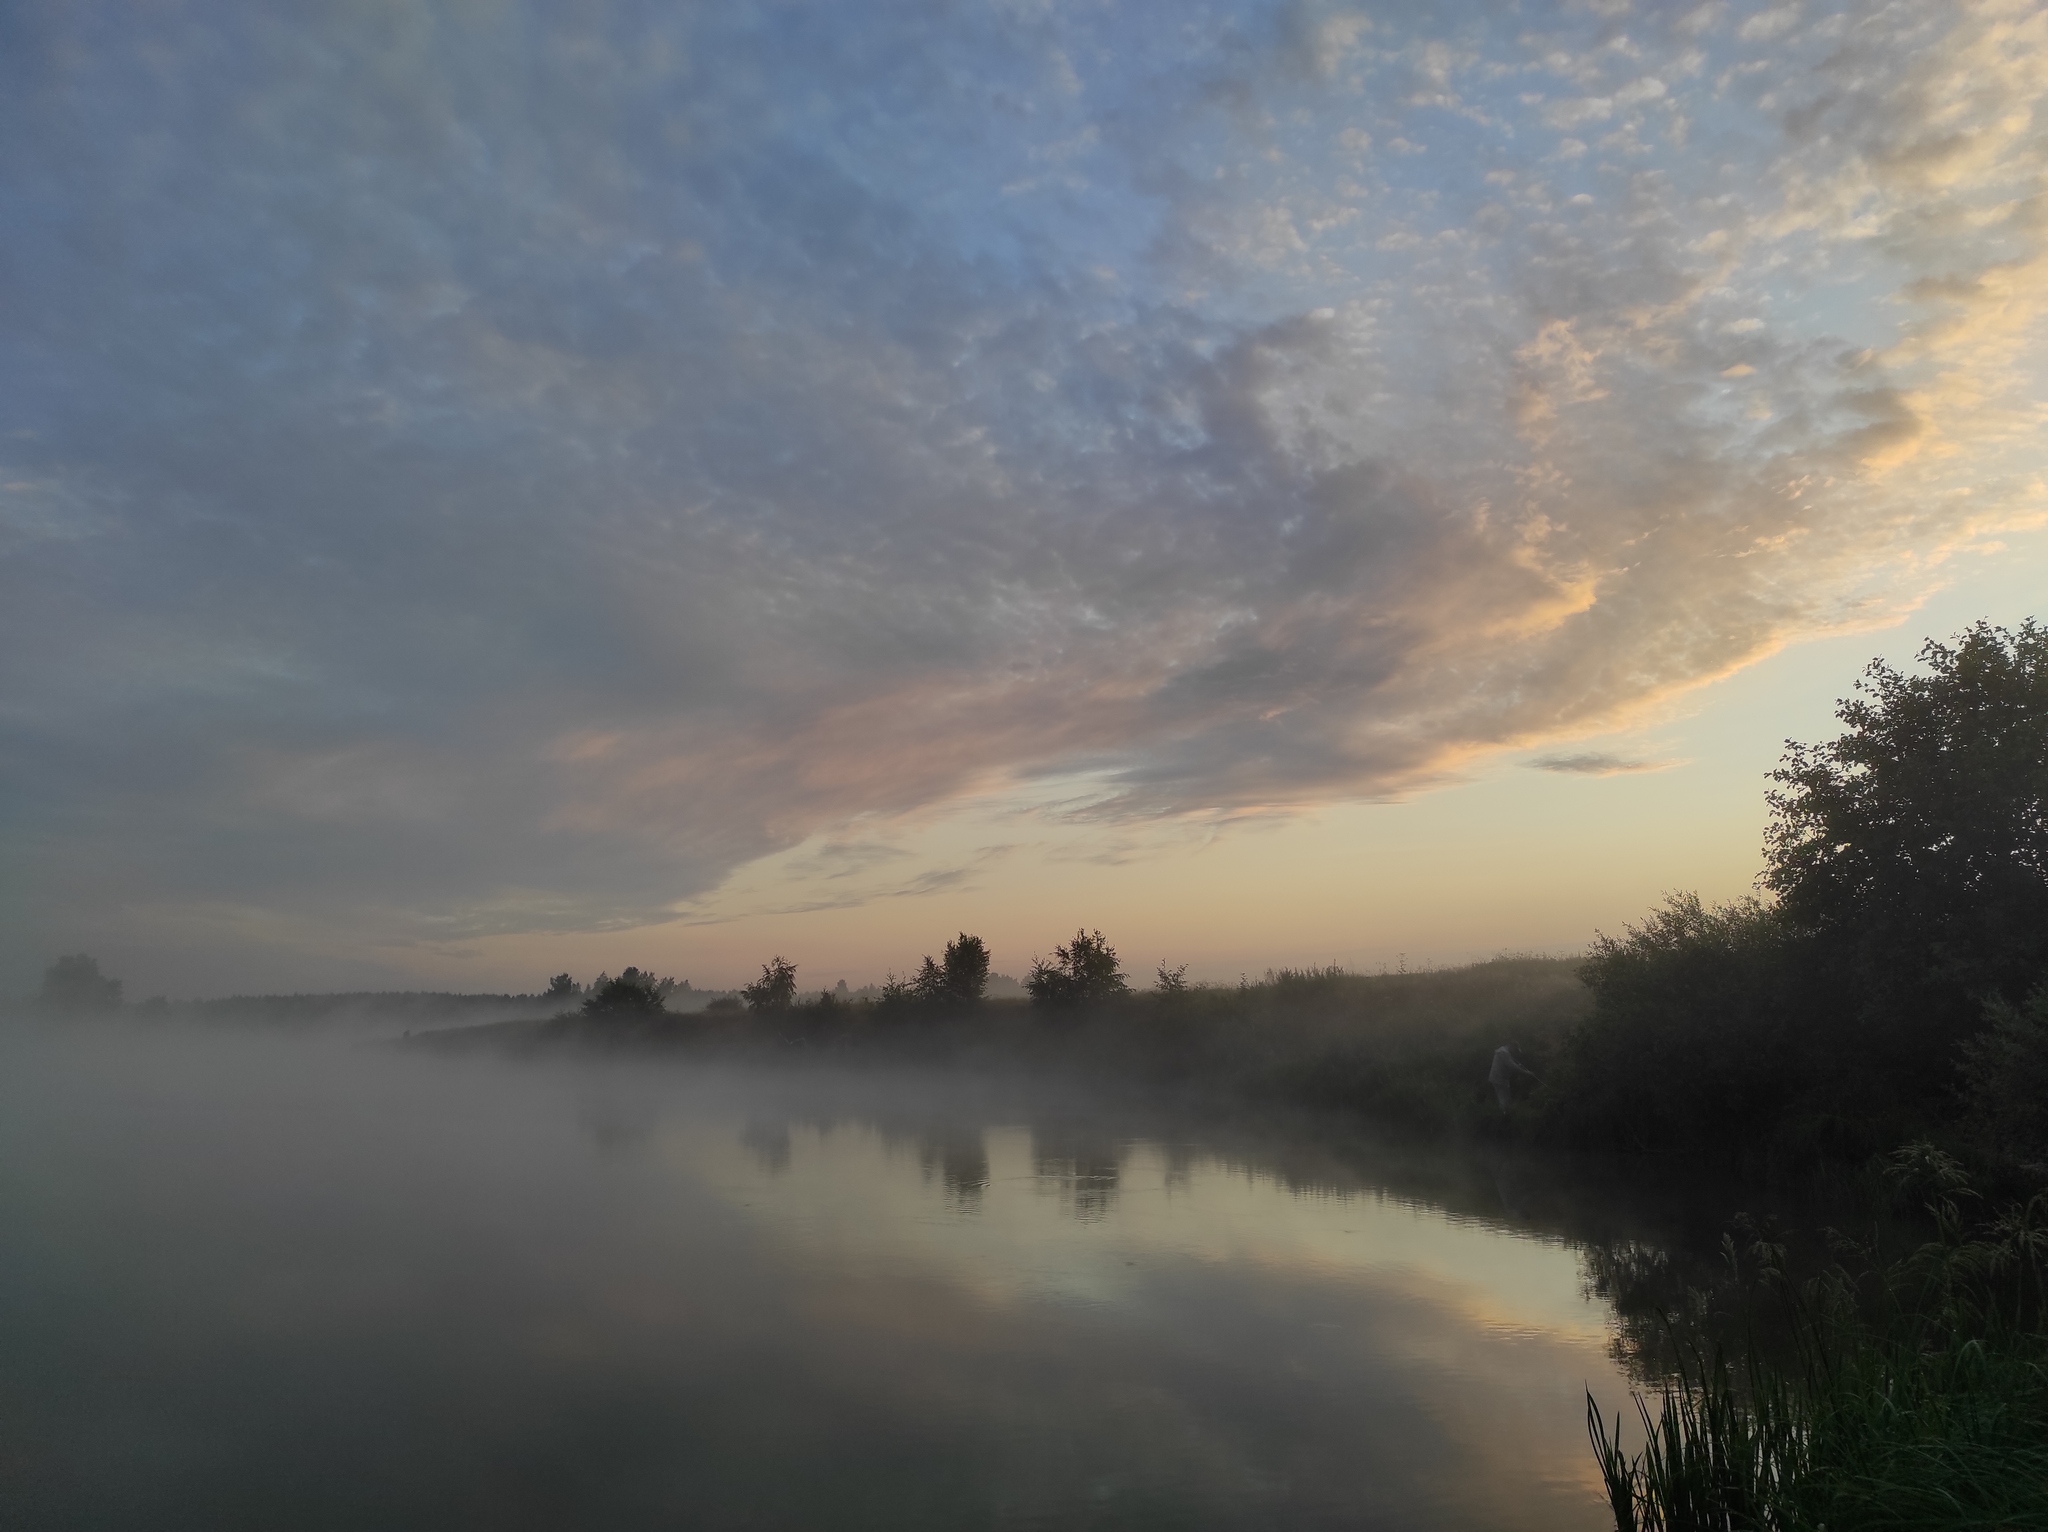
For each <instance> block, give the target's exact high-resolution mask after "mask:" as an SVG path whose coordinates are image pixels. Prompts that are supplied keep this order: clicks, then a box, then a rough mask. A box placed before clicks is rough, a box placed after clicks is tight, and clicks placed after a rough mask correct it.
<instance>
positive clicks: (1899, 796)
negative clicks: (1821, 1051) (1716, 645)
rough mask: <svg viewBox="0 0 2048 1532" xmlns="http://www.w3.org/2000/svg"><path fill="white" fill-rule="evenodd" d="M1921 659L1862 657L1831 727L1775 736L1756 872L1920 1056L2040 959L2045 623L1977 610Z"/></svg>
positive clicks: (1848, 994)
mask: <svg viewBox="0 0 2048 1532" xmlns="http://www.w3.org/2000/svg"><path fill="white" fill-rule="evenodd" d="M1920 660H1921V663H1922V664H1924V665H1925V666H1927V667H1928V669H1929V671H1930V672H1931V674H1928V675H1921V676H1912V675H1906V674H1903V673H1901V672H1900V671H1897V670H1895V669H1893V668H1892V667H1891V666H1889V665H1887V664H1885V663H1884V662H1883V661H1881V660H1876V661H1872V662H1871V665H1870V667H1869V668H1868V669H1867V670H1866V671H1864V673H1863V677H1862V679H1861V680H1859V681H1858V682H1857V683H1856V693H1857V694H1856V695H1855V696H1853V697H1851V698H1849V699H1848V700H1846V701H1844V702H1842V703H1841V704H1840V705H1839V706H1838V707H1837V708H1836V716H1837V717H1838V718H1840V719H1841V721H1842V722H1843V723H1845V724H1847V725H1848V729H1847V731H1846V732H1845V733H1843V734H1842V735H1841V736H1840V737H1839V738H1837V739H1834V740H1831V741H1829V742H1828V743H1826V744H1820V745H1802V744H1788V746H1787V748H1786V751H1785V756H1784V761H1783V764H1782V765H1781V766H1780V768H1779V769H1778V770H1777V771H1774V772H1773V773H1771V780H1772V781H1773V782H1774V783H1776V784H1777V786H1776V788H1775V789H1774V790H1773V791H1772V792H1771V793H1770V794H1769V795H1768V801H1769V803H1770V807H1771V810H1772V813H1773V815H1774V820H1775V822H1774V823H1773V824H1772V826H1771V828H1770V831H1769V839H1768V841H1767V844H1766V847H1765V858H1766V868H1765V871H1764V875H1763V878H1762V880H1761V881H1762V883H1763V885H1764V886H1765V887H1766V888H1768V889H1770V890H1771V891H1772V892H1774V893H1776V894H1777V895H1778V909H1779V912H1780V914H1781V915H1782V916H1783V918H1784V919H1785V920H1786V922H1787V923H1788V925H1789V926H1790V927H1791V928H1792V929H1793V930H1794V931H1796V932H1798V933H1799V934H1800V935H1801V936H1803V937H1804V938H1806V940H1807V943H1808V945H1809V946H1810V947H1811V948H1812V949H1813V951H1814V955H1815V957H1816V958H1818V959H1819V960H1820V961H1821V962H1822V964H1823V965H1824V966H1825V967H1826V968H1827V969H1828V970H1829V971H1830V972H1831V974H1832V975H1833V980H1832V982H1833V983H1834V984H1835V985H1836V986H1837V987H1838V988H1839V990H1840V992H1841V994H1842V996H1843V997H1844V999H1845V1000H1847V1001H1849V1002H1850V1003H1851V1004H1852V1005H1853V1007H1854V1009H1855V1011H1856V1013H1857V1016H1858V1024H1859V1026H1860V1027H1862V1028H1865V1029H1870V1028H1874V1029H1875V1031H1877V1032H1878V1033H1880V1034H1887V1035H1889V1036H1890V1037H1891V1039H1892V1040H1893V1041H1894V1042H1898V1043H1906V1042H1907V1039H1908V1038H1909V1037H1910V1038H1912V1039H1914V1040H1915V1041H1914V1042H1913V1043H1912V1044H1911V1045H1910V1046H1909V1051H1911V1052H1916V1053H1917V1052H1923V1051H1924V1052H1927V1055H1928V1058H1929V1059H1933V1058H1934V1057H1935V1055H1936V1054H1941V1055H1945V1053H1946V1051H1947V1049H1948V1047H1950V1046H1952V1043H1953V1041H1954V1039H1955V1038H1956V1037H1958V1036H1960V1035H1964V1034H1967V1033H1969V1032H1972V1031H1974V1030H1976V1029H1977V1027H1978V1026H1979V1025H1980V1024H1981V1018H1982V1006H1983V1004H1984V1002H1985V1001H1987V1000H1990V999H1993V998H1997V999H2001V1000H2004V1001H2005V1002H2007V1003H2008V1004H2018V1003H2019V1002H2020V1001H2022V1000H2023V999H2025V997H2026V995H2027V993H2028V992H2029V991H2030V990H2031V989H2032V988H2033V986H2034V985H2035V984H2036V983H2038V982H2039V981H2040V979H2041V977H2042V975H2043V973H2044V972H2048V629H2043V628H2042V627H2040V626H2039V625H2038V624H2036V623H2034V622H2032V621H2028V622H2026V623H2024V624H2023V625H2022V626H2021V627H2020V629H2019V631H2018V632H2017V633H2015V632H2011V631H2009V630H2007V629H2004V628H1996V627H1993V626H1992V625H1991V624H1989V623H1983V622H1980V623H1978V624H1976V625H1975V626H1974V627H1971V628H1969V629H1967V630H1966V631H1965V632H1963V633H1961V634H1959V635H1958V636H1957V637H1956V639H1955V640H1954V642H1953V643H1950V644H1942V643H1937V642H1935V641H1933V640H1931V639H1930V640H1929V641H1928V642H1927V643H1926V644H1924V645H1923V646H1922V647H1921V650H1920Z"/></svg>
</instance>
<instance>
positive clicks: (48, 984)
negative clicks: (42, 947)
mask: <svg viewBox="0 0 2048 1532" xmlns="http://www.w3.org/2000/svg"><path fill="white" fill-rule="evenodd" d="M36 1003H37V1004H38V1005H40V1006H43V1007H44V1008H45V1009H47V1010H52V1011H74V1012H76V1011H108V1010H113V1009H114V1008H115V1007H117V1006H119V1005H120V1003H121V981H120V980H119V979H109V978H107V977H105V976H104V975H103V974H101V972H100V965H99V962H98V960H97V959H94V958H90V957H87V956H86V955H85V954H84V953H83V952H77V953H73V954H71V955H70V956H69V957H60V958H58V959H57V961H56V962H54V963H52V964H51V965H50V966H49V967H48V968H47V969H45V970H44V971H43V987H42V989H41V990H40V991H38V992H37V995H36Z"/></svg>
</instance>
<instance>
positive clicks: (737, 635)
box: [0, 0, 2048, 996]
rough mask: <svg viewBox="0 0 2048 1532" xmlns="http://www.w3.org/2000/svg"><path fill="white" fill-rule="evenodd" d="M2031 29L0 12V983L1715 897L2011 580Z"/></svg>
mask: <svg viewBox="0 0 2048 1532" xmlns="http://www.w3.org/2000/svg"><path fill="white" fill-rule="evenodd" d="M2044 84H2048V14H2044V13H2042V12H2041V11H2040V10H2039V9H2038V8H2037V7H2035V6H2032V5H2027V4H2014V3H2007V0H1987V3H1983V4H1945V3H1939V0H1911V3H1900V4H1868V5H1852V6H1848V7H1842V8H1827V7H1822V6H1816V5H1808V4H1801V3H1787V4H1778V5H1754V4H1752V5H1741V4H1722V3H1718V0H1717V3H1708V4H1705V5H1701V6H1699V7H1697V8H1687V7H1685V6H1647V5H1637V6H1634V7H1631V6H1630V5H1629V4H1628V3H1627V0H1595V3H1585V4H1567V5H1564V6H1554V5H1547V4H1534V3H1531V4H1507V3H1474V4H1457V3H1449V4H1441V5H1432V6H1427V7H1423V6H1414V5H1382V6H1377V7H1375V6H1365V7H1351V6H1341V5H1335V4H1328V5H1325V4H1311V3H1293V4H1252V3H1245V4H1200V3H1175V4H1158V5H1140V4H1113V3H1071V4H1058V3H1023V0H1019V3H1008V4H998V3H991V4H981V5H975V4H966V3H950V4H941V3H922V0H871V3H866V4H862V5H858V6H848V5H835V4H803V3H788V4H776V5H769V4H752V3H746V0H726V3H720V4H716V5H709V4H707V5H701V6H691V5H685V4H659V5H656V4H625V3H620V4H607V3H601V0H590V3H580V4H568V3H563V4H558V5H546V6H544V5H526V6H521V5H515V4H496V3H491V0H462V3H450V4H447V5H442V6H424V5H402V4H382V3H374V0H360V3H334V4H327V5H309V6H295V7H286V8H261V7H253V8H252V7H247V6H231V5H226V4H213V3H176V0H163V3H155V4H150V5H147V6H133V7H120V8H110V7H91V6H72V5H64V4H59V3H55V0H48V3H43V0H20V3H17V4H13V5H9V6H7V7H6V8H4V10H0V228H4V229H5V230H6V231H7V233H6V237H5V238H4V240H0V989H6V990H10V991H14V992H19V991H22V990H25V989H27V988H30V987H32V986H33V984H34V982H35V980H36V978H37V976H38V975H39V974H40V972H41V969H42V966H43V965H44V964H46V963H47V962H49V961H50V959H51V958H52V957H54V956H55V955H56V954H58V953H60V952H68V951H75V950H85V951H89V952H92V953H93V954H95V955H96V956H98V957H99V958H100V960H101V962H102V964H103V966H104V967H105V968H106V969H107V970H108V971H109V972H112V973H116V974H119V975H120V976H122V977H123V978H124V979H125V980H126V981H127V983H128V986H129V993H130V994H131V995H136V996H139V995H143V994H150V993H157V992H163V993H168V994H171V995H174V996H182V995H200V994H218V993H229V992H237V991H241V992H247V991H256V990H277V989H285V990H292V989H322V988H407V987H434V988H442V987H452V988H470V989H475V988H483V989H493V990H499V989H511V990H522V989H530V988H534V987H537V986H538V985H539V984H541V983H542V981H544V979H545V978H546V976H547V975H548V974H550V973H552V972H556V971H561V970H564V969H566V970H569V971H571V972H574V973H577V974H578V975H579V976H583V977H588V976H589V974H590V973H591V972H593V971H595V970H596V969H598V968H600V967H606V968H611V969H614V970H616V968H618V967H619V966H622V965H623V964H624V963H627V962H637V963H639V964H640V965H641V966H651V967H655V968H657V969H658V970H660V971H663V972H672V973H675V974H677V975H678V976H681V977H688V978H690V979H691V980H692V981H693V982H695V983H697V984H698V985H700V986H707V985H725V984H731V983H736V982H739V981H742V980H744V979H746V978H748V977H750V976H751V975H752V974H753V973H754V972H756V971H757V966H758V965H759V964H760V963H761V962H762V961H763V960H764V959H765V958H766V957H767V956H769V955H770V954H772V953H775V952H781V953H785V954H787V955H788V956H789V957H791V958H792V959H795V960H796V961H797V962H798V963H799V965H800V977H801V979H802V981H803V982H804V983H806V984H809V983H810V982H812V981H814V980H815V981H819V982H822V983H830V982H832V981H833V980H835V979H838V978H841V977H844V978H847V979H848V980H850V981H851V982H853V983H855V984H859V983H862V982H866V981H869V980H873V979H878V978H880V977H881V976H882V974H883V973H884V972H885V971H887V970H890V969H896V970H899V971H900V970H902V969H905V968H907V967H910V966H913V965H914V964H915V962H916V959H917V957H918V956H919V954H921V953H924V952H933V951H936V950H937V949H938V947H939V946H940V945H941V944H942V943H943V942H944V941H945V940H946V939H947V938H948V937H949V936H951V935H952V934H953V933H954V932H955V931H957V930H962V929H966V930H974V931H977V932H979V933H980V934H982V935H984V936H985V937H986V938H988V940H989V941H990V944H991V946H992V948H993V949H994V956H995V966H996V967H997V968H998V969H999V970H1002V971H1006V972H1011V973H1021V972H1022V971H1023V969H1024V968H1025V967H1026V966H1027V965H1028V964H1029V962H1030V960H1031V958H1032V956H1033V955H1034V954H1037V953H1044V952H1049V950H1050V948H1051V947H1052V945H1053V944H1054V943H1055V942H1057V941H1059V940H1061V939H1063V937H1065V936H1067V935H1070V934H1071V933H1072V931H1073V930H1074V928H1075V927H1076V926H1077V925H1086V926H1089V927H1100V928H1102V929H1103V930H1104V931H1105V933H1107V934H1108V935H1109V936H1110V938H1111V940H1112V941H1114V942H1116V943H1117V944H1118V947H1119V950H1120V951H1121V952H1122V953H1123V954H1124V957H1125V960H1126V965H1127V967H1130V968H1132V969H1133V970H1134V971H1135V972H1137V973H1139V974H1140V975H1144V974H1149V972H1150V970H1151V967H1152V965H1154V964H1155V963H1158V962H1170V963H1181V962H1185V963H1187V964H1188V965H1189V974H1190V976H1191V977H1195V978H1203V979H1219V980H1223V979H1228V980H1234V979H1235V977H1236V975H1237V974H1238V973H1240V972H1251V973H1256V972H1259V971H1261V970H1263V969H1264V968H1265V967H1267V966H1269V965H1274V964H1289V963H1301V962H1332V961H1334V962H1342V963H1345V964H1347V965H1349V966H1352V967H1356V968H1361V969H1365V970H1368V971H1370V970H1372V969H1374V968H1377V967H1380V966H1387V967H1395V966H1399V965H1400V964H1402V963H1408V964H1410V965H1419V964H1425V963H1441V962H1454V961H1461V960H1465V959H1468V958H1472V957H1480V956H1485V955H1488V954H1490V953H1493V952H1497V951H1502V950H1537V951H1554V952H1568V951H1573V950H1577V949H1580V948H1582V947H1583V946H1584V944H1585V943H1586V941H1587V940H1588V939H1589V938H1590V937H1591V936H1592V934H1593V932H1594V931H1595V930H1598V929H1606V930H1614V929H1617V928H1619V927H1620V926H1621V925H1622V924H1623V923H1625V922H1626V921H1628V920H1630V919H1634V918H1637V917H1639V916H1640V914H1641V913H1643V912H1644V911H1645V910H1646V909H1647V908H1648V907H1649V906H1650V905H1652V904H1653V903H1654V902H1655V901H1656V900H1657V898H1658V897H1659V896H1660V895H1661V893H1663V892H1664V891H1667V890H1671V889H1678V888H1692V889H1697V890H1699V891H1700V892H1701V893H1702V894H1704V895H1707V896H1709V897H1712V898H1728V897H1735V896H1738V895H1740V894H1742V893H1744V892H1746V891H1748V890H1749V888H1750V887H1751V881H1752V879H1753V878H1754V876H1755V874H1756V872H1757V870H1758V866H1759V846H1760V842H1761V836H1762V830H1763V826H1764V822H1765V810H1764V806H1763V801H1762V794H1763V789H1764V786H1765V783H1764V773H1765V772H1767V771H1768V770H1769V769H1770V767H1771V765H1772V764H1773V762H1774V761H1775V759H1776V757H1777V754H1778V752H1779V750H1780V749H1781V748H1782V744H1783V741H1784V740H1785V739H1787V738H1820V737H1825V736H1826V735H1827V734H1829V733H1830V732H1832V719H1831V716H1830V715H1831V709H1832V706H1833V703H1834V701H1835V699H1837V698H1838V697H1840V696H1842V695H1843V694H1844V693H1845V692H1847V690H1848V689H1849V686H1850V684H1851V683H1852V682H1853V680H1854V678H1855V676H1856V675H1857V673H1858V672H1859V670H1860V669H1861V667H1862V666H1863V664H1864V663H1865V662H1866V661H1868V660H1869V659H1870V658H1871V657H1872V656H1873V655H1884V656H1887V657H1889V658H1890V659H1892V660H1893V661H1895V662H1898V663H1908V662H1910V661H1911V658H1912V656H1913V654H1914V652H1915V650H1916V649H1917V647H1918V645H1919V643H1920V641H1921V640H1922V639H1923V638H1925V637H1927V636H1929V635H1935V636H1940V635H1946V634H1952V633H1954V632H1955V631H1957V630H1959V629H1960V628H1961V627H1962V626H1964V625H1965V624H1967V623H1969V622H1972V621H1975V620H1977V619H1979V618H1990V619H1993V620H1996V621H2000V622H2006V623H2017V622H2019V621H2021V620H2023V619H2025V618H2026V617H2028V616H2029V615H2034V614H2038V613H2041V612H2042V611H2043V608H2044V607H2048V601H2044V599H2043V597H2042V595H2041V593H2042V592H2044V591H2048V531H2044V526H2048V482H2044V477H2048V451H2044V449H2043V447H2042V445H2041V444H2042V442H2043V440H2044V435H2043V431H2042V427H2043V424H2044V422H2043V418H2042V417H2043V399H2044V388H2043V382H2044V379H2043V356H2044V352H2043V345H2042V341H2043V321H2042V308H2043V302H2044V299H2048V197H2044V187H2048V120H2044V115H2043V113H2042V111H2041V109H2040V103H2041V100H2042V96H2043V87H2044Z"/></svg>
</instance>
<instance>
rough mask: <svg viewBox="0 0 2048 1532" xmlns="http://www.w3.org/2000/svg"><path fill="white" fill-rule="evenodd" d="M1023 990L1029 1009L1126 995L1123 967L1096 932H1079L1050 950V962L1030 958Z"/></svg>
mask: <svg viewBox="0 0 2048 1532" xmlns="http://www.w3.org/2000/svg"><path fill="white" fill-rule="evenodd" d="M1024 988H1025V989H1026V990H1027V991H1028V992H1029V993H1030V995H1031V1003H1032V1004H1033V1005H1042V1006H1080V1005H1094V1004H1098V1003H1100V1002H1101V1001H1104V1000H1113V999H1116V998H1117V997H1119V996H1121V995H1126V994H1128V993H1130V985H1129V983H1128V982H1126V980H1125V979H1124V972H1123V965H1122V964H1121V963H1120V962H1118V961H1117V955H1116V948H1114V947H1112V946H1111V945H1110V944H1109V942H1108V940H1107V938H1105V937H1104V936H1103V934H1102V932H1101V931H1100V930H1096V931H1092V932H1091V931H1088V930H1085V929H1084V930H1079V931H1076V932H1075V933H1074V939H1073V940H1072V941H1070V942H1067V943H1065V944H1064V945H1062V946H1059V947H1055V948H1054V949H1053V955H1052V958H1051V960H1050V961H1047V960H1046V959H1044V958H1034V959H1033V960H1032V963H1031V974H1030V977H1029V978H1027V979H1026V980H1025V981H1024Z"/></svg>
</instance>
